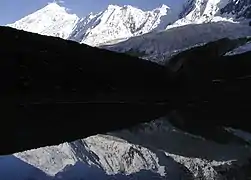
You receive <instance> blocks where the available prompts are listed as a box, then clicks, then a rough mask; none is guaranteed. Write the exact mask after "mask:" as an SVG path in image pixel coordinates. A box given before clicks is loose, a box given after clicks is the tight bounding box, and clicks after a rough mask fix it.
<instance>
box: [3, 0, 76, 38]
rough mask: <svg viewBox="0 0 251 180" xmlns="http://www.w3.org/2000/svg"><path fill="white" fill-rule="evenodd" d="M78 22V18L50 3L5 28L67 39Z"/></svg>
mask: <svg viewBox="0 0 251 180" xmlns="http://www.w3.org/2000/svg"><path fill="white" fill-rule="evenodd" d="M78 20H79V18H78V16H77V15H75V14H69V13H68V12H67V10H66V8H64V7H61V6H59V5H58V4H56V3H50V4H48V5H47V6H46V7H44V8H42V9H40V10H38V11H36V12H34V13H32V14H30V15H28V16H26V17H24V18H22V19H20V20H18V21H17V22H15V23H13V24H8V25H7V26H10V27H13V28H16V29H21V30H25V31H29V32H33V33H38V34H42V35H48V36H56V37H60V38H63V39H67V38H68V37H69V35H70V34H71V32H72V30H73V27H74V26H75V25H76V24H77V22H78Z"/></svg>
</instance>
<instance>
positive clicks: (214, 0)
mask: <svg viewBox="0 0 251 180" xmlns="http://www.w3.org/2000/svg"><path fill="white" fill-rule="evenodd" d="M227 2H228V0H188V1H187V2H186V3H185V4H184V7H183V10H182V11H181V13H180V15H179V18H180V19H179V20H178V22H175V24H179V23H184V24H185V23H203V22H209V21H211V20H212V19H213V18H214V17H215V16H216V15H218V14H217V13H218V12H219V10H220V9H221V7H224V6H225V5H226V4H227Z"/></svg>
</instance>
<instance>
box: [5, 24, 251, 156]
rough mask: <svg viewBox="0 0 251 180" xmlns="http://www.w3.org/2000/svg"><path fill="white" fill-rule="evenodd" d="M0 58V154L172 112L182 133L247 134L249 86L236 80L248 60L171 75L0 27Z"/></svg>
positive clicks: (222, 60)
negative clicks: (224, 130)
mask: <svg viewBox="0 0 251 180" xmlns="http://www.w3.org/2000/svg"><path fill="white" fill-rule="evenodd" d="M193 54H194V56H193V57H196V54H197V52H196V51H195V52H193ZM0 57H1V61H0V84H1V88H0V98H1V101H0V106H1V107H0V115H1V122H2V125H1V127H2V129H1V131H0V140H1V142H2V143H3V146H2V147H1V149H0V154H10V153H12V152H18V151H22V150H27V149H32V148H38V147H42V146H46V145H53V144H59V143H62V142H65V141H73V140H76V139H80V138H84V137H87V136H91V135H94V134H97V133H105V132H108V131H112V130H118V129H121V128H127V127H131V126H134V125H136V124H139V123H141V122H147V121H150V120H153V119H156V118H158V117H161V116H164V115H166V114H168V113H170V112H171V114H172V116H173V112H174V111H175V112H176V113H175V115H174V116H173V117H174V119H176V118H177V113H178V115H179V117H181V118H182V121H183V122H182V123H176V122H178V121H177V120H174V122H173V123H174V124H177V126H179V127H181V128H188V129H189V130H194V129H200V127H199V126H203V127H208V130H209V131H210V129H212V128H214V127H218V126H225V125H227V126H233V127H238V128H241V129H245V130H251V128H250V126H248V122H249V117H250V113H249V112H250V111H249V110H250V108H249V107H250V106H249V103H250V100H251V98H250V96H249V92H250V90H251V87H250V82H251V81H250V79H249V78H242V77H243V75H244V74H245V75H248V74H249V72H250V69H251V68H250V67H251V66H250V59H251V58H250V57H251V55H250V53H246V54H242V55H238V56H232V57H223V56H219V57H212V58H211V60H212V61H204V59H201V57H199V58H198V59H197V58H190V59H188V60H187V61H185V62H186V63H184V66H182V67H183V68H181V70H180V71H178V72H171V71H169V70H167V68H166V67H164V66H160V65H158V64H156V63H153V62H150V61H145V60H141V59H138V58H136V57H131V56H128V55H125V54H119V53H115V52H111V51H107V50H102V49H98V48H93V47H90V46H86V45H80V44H78V43H75V42H72V41H65V40H62V39H59V38H54V37H46V36H41V35H37V34H32V33H28V32H24V31H18V30H15V29H12V28H7V27H0ZM189 57H190V56H189ZM191 59H192V61H191ZM197 60H203V61H200V63H199V64H198V63H196V62H197ZM190 62H192V63H190ZM203 62H205V63H203ZM205 65H207V66H205ZM208 67H210V68H208ZM223 69H225V70H224V71H222V70H223ZM204 70H205V71H204ZM193 72H195V73H193ZM205 72H207V73H208V74H209V76H205ZM212 72H214V73H212ZM222 72H224V73H222ZM229 72H233V73H229ZM203 73H204V74H203ZM191 74H192V75H191ZM201 74H202V75H201ZM191 77H192V78H191ZM193 77H197V78H193ZM239 78H241V79H239ZM193 79H194V80H193ZM217 79H220V81H219V83H213V82H214V80H217ZM205 87H206V88H205ZM244 120H246V121H244ZM179 122H180V121H179ZM191 127H193V128H191Z"/></svg>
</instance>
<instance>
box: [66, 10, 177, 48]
mask: <svg viewBox="0 0 251 180" xmlns="http://www.w3.org/2000/svg"><path fill="white" fill-rule="evenodd" d="M175 18H176V17H175V14H173V13H172V11H171V10H170V8H169V7H168V6H166V5H162V6H161V7H159V8H156V9H154V10H152V11H142V10H141V9H138V8H135V7H133V6H129V5H127V6H123V7H120V6H117V5H109V6H108V8H107V9H106V10H105V11H103V12H100V13H98V14H92V13H91V14H90V15H88V16H87V17H85V18H83V19H81V20H80V22H79V23H78V25H77V26H76V27H75V28H74V31H73V33H72V34H71V37H70V38H69V39H71V40H74V41H77V42H80V43H85V44H89V45H95V46H97V45H100V44H104V43H106V42H109V41H111V40H115V39H123V38H129V37H132V36H137V35H142V34H145V33H148V32H151V31H154V30H164V29H165V28H166V26H167V25H168V24H169V23H172V22H173V21H174V20H175Z"/></svg>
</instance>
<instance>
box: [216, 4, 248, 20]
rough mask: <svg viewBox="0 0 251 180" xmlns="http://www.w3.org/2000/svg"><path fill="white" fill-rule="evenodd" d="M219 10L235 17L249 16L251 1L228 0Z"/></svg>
mask: <svg viewBox="0 0 251 180" xmlns="http://www.w3.org/2000/svg"><path fill="white" fill-rule="evenodd" d="M220 12H221V13H222V14H228V15H232V16H234V17H236V18H251V1H250V0H230V1H229V3H228V4H227V5H226V6H225V7H224V8H222V9H221V10H220Z"/></svg>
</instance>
